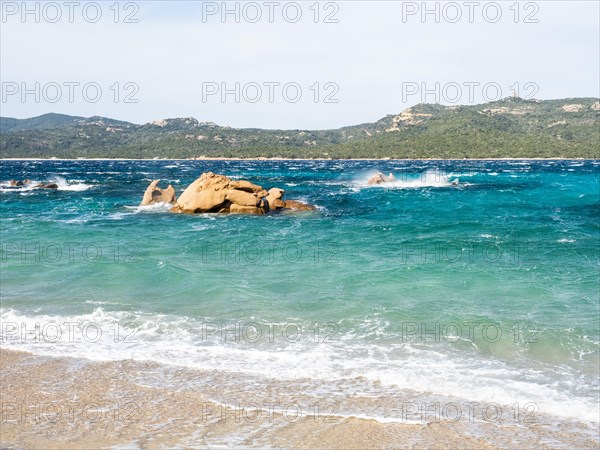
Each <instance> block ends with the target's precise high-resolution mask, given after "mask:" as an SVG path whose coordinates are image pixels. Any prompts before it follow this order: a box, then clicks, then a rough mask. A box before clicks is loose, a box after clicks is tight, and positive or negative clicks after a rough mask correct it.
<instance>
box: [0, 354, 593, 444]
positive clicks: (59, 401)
mask: <svg viewBox="0 0 600 450" xmlns="http://www.w3.org/2000/svg"><path fill="white" fill-rule="evenodd" d="M224 376H226V377H229V378H228V381H229V383H227V384H225V385H224V386H223V385H221V386H219V385H217V386H214V389H215V390H216V389H224V390H228V389H229V390H232V391H231V395H232V396H233V398H235V397H236V396H237V398H238V399H239V400H238V401H230V402H227V403H223V402H219V401H216V400H214V399H213V395H214V392H211V391H210V389H211V386H212V384H211V383H213V381H214V379H217V380H218V379H220V377H224ZM223 379H226V378H223ZM0 380H1V390H2V392H1V393H2V402H3V409H2V423H3V432H2V434H1V439H0V441H1V442H0V445H2V447H13V446H14V447H28V448H41V447H43V448H61V449H76V448H84V447H88V448H91V447H94V448H125V446H126V447H127V448H163V447H179V446H183V447H198V446H201V447H221V446H227V447H244V448H246V447H254V448H261V447H264V446H273V447H277V448H279V447H281V448H298V449H299V448H323V449H338V448H348V449H371V448H452V449H459V448H460V449H472V448H478V449H484V450H485V449H495V448H507V447H515V446H521V445H525V446H526V447H537V448H546V447H547V446H548V443H552V444H554V445H556V444H558V445H566V446H569V447H572V448H574V447H577V448H593V447H594V446H596V445H597V440H596V438H595V436H594V430H593V428H591V427H590V426H588V425H584V424H581V423H572V422H571V423H564V424H562V425H561V427H560V428H557V427H556V425H555V424H550V423H544V419H543V418H542V419H541V421H540V422H539V423H534V424H523V423H510V422H508V421H507V422H506V423H492V422H486V421H475V422H471V421H466V420H446V419H442V420H438V421H426V422H419V421H417V422H411V421H404V422H401V421H398V420H389V421H388V420H385V419H381V418H379V419H377V420H376V419H375V418H373V417H365V416H361V415H360V414H351V415H343V414H336V413H335V411H334V412H333V413H332V412H331V409H327V408H323V409H322V410H318V409H314V406H312V407H310V406H305V405H304V403H303V399H302V398H301V395H303V394H302V393H298V396H296V394H294V397H293V398H294V399H295V400H294V401H293V402H292V403H289V404H293V405H296V406H295V408H296V410H295V411H294V412H293V413H290V412H289V411H288V410H289V409H290V408H289V407H286V408H285V410H284V409H283V408H277V407H274V408H272V409H271V410H270V411H267V410H266V409H264V408H263V410H261V409H260V408H261V405H264V404H266V403H262V402H264V401H265V399H267V400H268V402H269V403H268V404H274V405H277V404H279V403H281V402H280V400H278V398H277V397H276V395H277V389H276V388H273V387H272V386H271V385H269V386H264V387H263V388H262V389H255V390H252V391H247V390H245V389H244V388H243V387H242V388H238V389H237V390H236V388H235V386H236V384H235V382H236V381H244V374H241V373H230V374H222V373H217V371H206V370H197V369H190V368H184V367H177V366H165V365H161V364H159V363H156V362H151V361H134V360H116V361H90V360H86V359H83V358H70V357H52V356H39V355H34V354H31V353H27V352H22V351H17V350H8V349H0ZM232 382H233V383H232ZM279 382H281V380H280V381H279ZM285 383H286V381H285V380H283V384H285ZM290 383H291V382H290ZM242 384H243V383H242ZM352 397H356V398H359V399H360V397H361V394H359V393H355V394H354V396H352ZM346 400H348V398H346V399H340V401H346ZM374 400H377V399H373V398H362V399H361V401H363V402H372V401H374ZM354 401H357V400H354ZM299 405H302V406H299ZM292 409H293V408H292ZM296 411H300V414H297V412H296ZM49 444H51V446H49ZM552 444H551V445H552Z"/></svg>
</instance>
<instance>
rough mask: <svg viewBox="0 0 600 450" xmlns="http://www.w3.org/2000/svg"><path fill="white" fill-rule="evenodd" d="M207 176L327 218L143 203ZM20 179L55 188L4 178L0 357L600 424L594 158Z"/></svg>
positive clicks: (176, 166) (175, 166) (45, 172)
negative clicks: (230, 376)
mask: <svg viewBox="0 0 600 450" xmlns="http://www.w3.org/2000/svg"><path fill="white" fill-rule="evenodd" d="M209 170H210V171H213V172H215V173H223V174H226V175H228V176H230V177H233V178H243V179H248V180H250V181H252V182H254V183H256V184H260V185H262V186H264V187H266V188H267V189H269V188H271V187H281V188H284V189H285V190H286V194H285V198H288V199H298V200H302V201H306V202H308V203H311V204H315V205H317V206H318V210H317V211H316V212H308V213H301V214H279V215H268V216H237V215H230V216H226V215H223V216H217V215H174V214H169V213H168V212H167V209H168V208H166V207H163V206H160V205H159V206H153V207H146V208H139V207H137V205H138V204H139V202H140V200H141V197H142V194H143V192H144V190H145V188H146V186H147V185H148V184H149V182H150V181H151V180H153V179H156V178H160V179H161V180H163V181H162V182H161V186H165V185H166V183H171V184H173V186H174V187H175V189H176V191H177V192H178V193H181V192H182V191H183V189H185V187H186V186H187V185H188V184H189V183H191V182H192V181H193V180H194V179H195V178H197V177H198V176H199V175H200V174H201V173H202V172H205V171H209ZM377 170H380V171H382V172H384V173H388V172H392V173H394V174H395V176H396V179H397V182H395V183H394V184H392V185H387V186H368V185H367V183H366V181H367V180H368V178H369V176H370V175H371V174H372V173H374V172H375V171H377ZM13 178H15V179H24V178H30V179H32V180H38V181H45V180H49V179H54V180H58V183H59V185H60V189H59V190H58V191H43V190H16V189H10V188H8V187H7V185H6V183H5V184H3V188H2V191H1V193H0V215H1V218H2V224H1V244H2V255H1V265H0V269H1V271H0V294H1V299H2V305H1V310H0V311H1V318H2V333H3V346H4V347H6V348H20V349H25V350H30V351H34V352H36V353H40V354H48V355H70V356H83V357H87V358H91V359H100V360H109V359H123V358H135V359H141V360H144V359H146V360H153V361H158V362H161V363H166V364H178V365H183V366H191V367H199V368H210V369H217V370H222V371H228V372H235V373H243V374H248V375H252V376H253V377H264V379H265V380H266V379H267V378H271V379H280V380H288V381H289V380H291V381H293V380H306V379H310V380H313V381H316V382H319V383H322V384H323V386H326V385H328V384H329V383H331V382H333V381H335V382H339V381H340V380H346V379H347V380H357V379H359V380H363V381H364V382H365V383H371V384H372V383H376V385H380V386H384V387H395V388H398V389H400V390H409V391H411V392H415V393H417V394H422V395H439V396H445V397H456V398H461V399H466V400H473V401H494V402H498V403H500V404H513V403H515V402H519V403H520V404H524V403H528V402H530V403H535V404H536V405H538V406H539V409H540V411H541V412H544V413H548V414H553V415H556V416H561V417H562V416H565V417H573V418H577V419H581V420H592V421H594V420H595V421H597V420H598V376H599V369H598V366H599V342H600V332H599V327H600V314H599V308H600V304H599V295H600V292H599V289H600V280H599V263H600V181H599V180H600V162H598V161H496V162H491V161H427V162H425V161H61V160H55V161H3V162H2V177H1V179H2V180H9V179H13ZM456 179H458V180H459V181H460V183H459V185H458V186H457V187H455V186H452V185H451V182H452V181H453V180H456ZM66 323H71V324H72V325H71V328H70V331H71V334H69V333H68V331H69V325H65V324H66ZM90 323H91V324H93V326H91V328H90V326H89V325H88V326H87V328H86V324H90ZM36 324H37V325H36ZM36 326H37V327H38V328H36ZM32 330H33V331H32ZM98 330H100V335H99V336H98V338H97V339H96V337H95V336H96V335H97V334H98V333H97V332H98ZM28 331H29V333H27V332H28ZM117 332H118V333H117ZM86 333H87V334H86ZM127 336H129V338H128V337H127Z"/></svg>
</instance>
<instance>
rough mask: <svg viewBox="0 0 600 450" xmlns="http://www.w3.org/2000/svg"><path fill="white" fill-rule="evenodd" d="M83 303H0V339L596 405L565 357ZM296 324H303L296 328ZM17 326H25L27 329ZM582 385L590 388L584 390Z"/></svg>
mask: <svg viewBox="0 0 600 450" xmlns="http://www.w3.org/2000/svg"><path fill="white" fill-rule="evenodd" d="M88 303H91V304H92V305H94V306H92V308H94V309H93V310H92V311H91V312H88V313H85V314H74V315H41V314H31V313H28V314H24V313H21V312H19V311H16V310H13V309H0V319H1V322H2V336H1V338H2V342H3V346H4V348H9V349H15V350H25V351H30V352H33V353H36V354H41V355H48V356H71V357H82V358H86V359H89V360H95V361H114V360H123V359H136V360H145V361H155V362H158V363H161V364H167V365H177V366H182V367H189V368H194V369H204V370H211V371H214V370H217V371H222V372H227V373H238V374H246V375H248V376H251V377H259V378H261V379H264V380H267V379H269V378H272V377H274V376H275V374H277V375H276V378H277V379H278V380H282V381H294V382H303V380H312V382H315V383H318V384H319V385H321V386H329V388H328V389H343V388H340V386H341V384H340V383H339V382H340V380H343V379H345V380H364V382H365V383H366V384H368V385H372V384H373V383H375V384H378V385H381V386H382V387H383V388H385V389H392V390H397V391H398V392H400V391H406V390H410V391H414V392H418V393H421V395H436V396H437V395H439V396H446V397H458V398H462V399H468V400H469V401H476V402H496V403H498V404H501V405H511V404H514V403H515V402H519V404H521V405H523V404H526V403H535V404H536V405H538V406H539V411H540V413H544V414H551V415H554V416H557V417H569V418H575V419H578V420H584V421H589V422H597V421H598V414H599V413H600V409H599V405H598V403H597V398H596V391H595V390H594V389H595V388H594V387H593V386H594V382H592V381H590V380H589V379H583V378H582V375H581V374H579V373H577V372H576V371H573V370H571V369H569V368H567V367H565V366H561V367H560V369H559V370H556V366H554V365H544V364H538V365H533V366H532V365H528V364H525V363H523V362H522V361H521V362H520V361H519V360H517V361H513V362H511V363H509V362H507V361H505V360H503V359H495V358H491V357H486V356H483V355H480V354H477V353H476V352H472V353H468V352H464V351H463V352H460V351H457V350H456V349H455V350H453V349H452V348H450V347H449V346H441V345H439V344H430V345H424V344H423V343H422V342H421V343H418V342H417V343H415V342H400V341H396V342H382V343H374V342H367V343H365V339H364V336H362V333H359V335H357V334H356V331H357V330H356V329H353V330H352V331H349V332H345V333H340V336H339V339H337V340H331V342H330V341H329V340H328V339H327V338H328V337H330V335H329V334H328V331H327V330H325V329H324V330H322V331H323V334H322V335H319V336H320V338H319V339H318V341H317V340H315V335H314V333H313V332H312V331H311V330H314V324H309V323H308V322H307V323H304V322H302V321H300V320H297V321H295V322H296V325H295V326H294V329H293V330H291V329H290V328H289V327H288V326H287V324H277V323H273V321H269V322H260V321H257V320H256V319H255V318H253V320H252V321H248V322H246V323H244V322H242V323H239V322H237V323H233V322H232V323H231V324H223V323H221V322H219V321H217V320H216V319H215V318H211V317H205V318H190V317H187V316H176V315H167V314H152V313H148V312H141V311H135V310H130V308H129V307H128V305H125V304H122V305H119V304H115V305H112V304H103V305H101V306H96V302H94V300H90V302H88ZM104 308H106V309H104ZM109 308H110V309H113V310H110V309H109ZM124 308H126V309H128V311H123V309H124ZM114 309H117V310H114ZM267 323H268V325H267ZM297 329H301V330H304V331H306V332H305V333H299V334H298V333H297V332H296V330H297ZM23 330H27V334H26V335H25V338H23ZM36 330H37V331H36ZM259 330H260V332H261V333H260V334H259V333H258V331H259ZM284 330H285V331H284ZM36 335H37V339H36ZM298 336H300V338H298ZM448 374H452V376H448ZM265 382H266V381H265ZM586 385H587V386H590V389H587V390H582V389H581V386H586ZM337 393H338V394H339V392H337ZM344 393H346V394H348V393H347V392H342V394H344Z"/></svg>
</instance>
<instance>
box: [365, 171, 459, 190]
mask: <svg viewBox="0 0 600 450" xmlns="http://www.w3.org/2000/svg"><path fill="white" fill-rule="evenodd" d="M376 173H377V172H370V173H368V174H367V175H366V176H363V177H361V178H360V179H359V180H357V181H356V184H358V185H360V186H361V187H369V188H388V189H389V188H392V189H393V188H396V189H419V188H428V187H437V188H439V187H442V188H445V187H456V183H458V185H461V183H460V181H459V178H458V177H456V176H450V175H448V174H446V173H444V172H442V171H439V170H435V169H430V170H426V171H425V172H422V173H420V174H409V173H400V174H391V175H393V181H389V182H384V183H381V184H369V179H371V177H373V176H374V175H375V174H376ZM390 178H392V177H390ZM453 183H454V184H453ZM462 185H464V183H463V184H462Z"/></svg>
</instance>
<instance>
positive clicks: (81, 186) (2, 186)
mask: <svg viewBox="0 0 600 450" xmlns="http://www.w3.org/2000/svg"><path fill="white" fill-rule="evenodd" d="M48 184H56V186H57V188H56V190H58V191H75V192H80V191H87V190H88V189H89V188H91V187H92V185H90V184H86V183H68V182H67V180H65V179H64V178H63V177H51V178H48V179H47V180H43V181H42V180H30V181H29V183H27V184H26V185H23V186H11V184H10V181H2V182H0V191H2V192H17V193H18V192H30V191H35V190H44V191H45V190H46V189H41V186H40V185H42V186H44V185H48Z"/></svg>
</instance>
